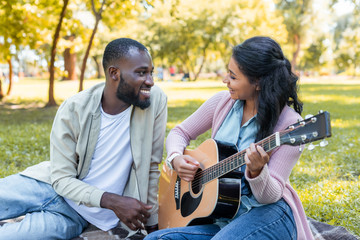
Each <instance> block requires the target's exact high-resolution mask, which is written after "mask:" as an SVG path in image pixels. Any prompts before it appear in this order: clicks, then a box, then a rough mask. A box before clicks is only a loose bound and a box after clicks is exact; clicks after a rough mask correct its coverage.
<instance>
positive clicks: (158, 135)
mask: <svg viewBox="0 0 360 240" xmlns="http://www.w3.org/2000/svg"><path fill="white" fill-rule="evenodd" d="M104 86H105V84H104V83H101V84H97V85H95V86H93V87H92V88H90V89H87V90H85V91H82V92H80V93H78V94H76V95H74V96H72V97H70V98H69V99H67V100H66V101H64V102H63V104H61V106H60V107H59V109H58V111H57V114H56V116H55V119H54V123H53V126H52V130H51V135H50V162H49V161H46V162H42V163H40V164H37V165H35V166H32V167H29V168H27V169H26V170H25V171H23V172H22V173H21V174H22V175H25V176H28V177H31V178H35V179H37V180H40V181H43V182H46V183H49V184H52V186H53V188H54V189H55V191H56V192H57V193H58V194H59V195H61V196H63V197H66V198H68V199H71V200H73V201H74V202H76V203H77V204H84V205H86V206H91V207H100V200H101V197H102V194H103V193H104V191H103V190H101V189H98V188H96V187H94V186H91V185H89V184H86V183H84V182H82V181H81V179H83V178H84V177H85V176H86V175H87V174H88V172H89V167H90V162H91V159H92V156H93V153H94V149H95V145H96V142H97V138H98V135H99V131H100V119H101V117H100V104H101V98H102V94H103V90H104ZM131 107H132V110H131V120H130V143H131V151H132V155H133V159H134V162H133V165H132V168H131V173H130V176H129V180H128V182H127V185H126V187H125V190H124V194H123V195H124V196H129V197H133V198H136V199H138V200H140V201H142V202H144V203H147V204H150V205H154V207H153V208H152V209H151V217H150V218H149V219H148V222H147V224H146V225H148V226H151V225H154V224H157V222H158V220H157V219H158V217H157V210H158V203H157V193H158V179H159V176H160V171H159V166H158V164H159V163H160V162H161V160H162V154H163V146H164V137H165V129H166V121H167V97H166V95H165V94H164V92H163V91H162V90H161V89H160V88H158V87H157V86H154V87H153V88H152V90H151V105H150V107H149V108H146V109H144V110H142V109H140V108H138V107H133V106H131Z"/></svg>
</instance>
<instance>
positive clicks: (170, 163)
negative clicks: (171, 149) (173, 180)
mask: <svg viewBox="0 0 360 240" xmlns="http://www.w3.org/2000/svg"><path fill="white" fill-rule="evenodd" d="M180 155H181V154H180V153H173V154H171V155H170V157H168V158H167V159H166V165H167V166H168V168H170V169H171V170H173V169H174V167H173V165H172V161H173V160H174V158H176V157H177V156H180Z"/></svg>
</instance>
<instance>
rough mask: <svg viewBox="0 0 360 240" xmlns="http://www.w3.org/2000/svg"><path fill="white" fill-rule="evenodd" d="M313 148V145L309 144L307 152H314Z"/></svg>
mask: <svg viewBox="0 0 360 240" xmlns="http://www.w3.org/2000/svg"><path fill="white" fill-rule="evenodd" d="M314 148H315V145H314V144H312V143H310V144H309V146H308V150H310V151H312V150H314Z"/></svg>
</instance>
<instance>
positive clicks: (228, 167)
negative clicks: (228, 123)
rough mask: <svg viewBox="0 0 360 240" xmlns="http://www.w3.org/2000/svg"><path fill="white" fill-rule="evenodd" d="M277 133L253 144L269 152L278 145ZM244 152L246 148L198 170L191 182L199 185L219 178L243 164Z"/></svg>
mask: <svg viewBox="0 0 360 240" xmlns="http://www.w3.org/2000/svg"><path fill="white" fill-rule="evenodd" d="M278 134H279V133H274V134H272V135H270V136H269V137H267V138H265V139H263V140H261V141H259V142H257V143H255V145H259V146H261V147H262V148H263V149H264V150H265V151H266V152H270V151H271V150H273V149H274V148H276V147H278V146H279V145H280V142H279V135H278ZM245 153H246V150H243V151H241V152H238V153H236V154H234V155H232V156H230V157H228V158H225V159H224V160H222V161H220V162H218V163H217V164H215V165H213V166H211V167H209V168H207V169H205V170H202V171H199V172H197V173H196V175H195V177H194V180H193V182H195V181H196V182H198V183H200V184H201V185H203V184H206V183H207V182H210V181H212V180H214V179H216V178H219V177H221V176H223V175H225V174H227V173H229V172H231V171H233V170H235V169H237V168H239V167H241V166H242V165H244V164H245Z"/></svg>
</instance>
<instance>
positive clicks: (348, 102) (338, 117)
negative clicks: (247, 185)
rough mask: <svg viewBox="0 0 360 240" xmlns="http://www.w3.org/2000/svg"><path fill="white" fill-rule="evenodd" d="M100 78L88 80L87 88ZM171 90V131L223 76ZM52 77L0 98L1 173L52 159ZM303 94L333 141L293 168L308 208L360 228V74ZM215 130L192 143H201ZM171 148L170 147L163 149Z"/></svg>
mask: <svg viewBox="0 0 360 240" xmlns="http://www.w3.org/2000/svg"><path fill="white" fill-rule="evenodd" d="M97 82H99V81H95V80H87V81H86V82H85V88H88V87H90V86H91V85H94V84H95V83H97ZM77 84H78V83H77V82H56V83H55V97H56V99H57V101H58V103H61V102H62V101H63V100H64V99H66V98H67V97H69V96H71V95H72V94H74V93H76V89H78V86H77ZM157 84H158V85H159V86H160V87H161V88H162V89H163V90H164V91H165V92H166V93H167V95H168V100H169V101H168V103H169V104H168V110H169V114H168V123H167V132H168V131H169V130H170V129H171V128H173V127H174V126H175V125H176V124H178V123H180V122H181V121H182V120H183V119H185V118H186V117H187V116H189V115H190V114H191V113H192V112H193V111H195V110H196V109H197V108H198V107H199V106H200V105H201V104H202V103H203V102H204V101H205V100H206V99H208V98H209V97H210V96H212V95H213V94H214V93H216V92H218V91H220V90H225V89H226V88H225V87H224V86H223V84H222V83H221V81H205V80H204V81H198V82H195V83H194V82H190V83H189V82H159V83H157ZM47 87H48V84H47V81H44V80H30V79H23V80H20V81H19V82H18V83H15V84H14V88H13V92H12V95H11V96H10V97H9V98H8V99H7V100H6V102H3V103H0V177H4V176H7V175H9V174H13V173H16V172H18V171H21V170H23V169H25V168H26V167H28V166H30V165H33V164H36V163H38V162H41V161H44V160H48V159H49V134H50V130H51V125H52V120H53V117H54V115H55V113H56V109H57V108H43V106H44V105H45V101H46V98H47ZM300 96H301V99H302V100H303V102H304V112H303V116H306V115H307V114H316V113H317V112H318V111H319V110H326V111H329V112H330V114H331V125H332V137H331V138H329V139H328V142H329V144H328V145H327V146H326V147H324V148H321V147H317V148H315V149H314V150H313V151H309V150H305V151H304V153H303V155H302V156H301V158H300V161H299V162H298V164H297V165H296V166H295V168H294V170H293V173H292V175H291V179H290V181H291V183H292V185H293V186H294V187H295V189H296V190H297V192H298V194H299V196H300V198H301V200H302V201H303V205H304V208H305V211H306V213H307V215H308V216H310V217H312V218H315V219H316V220H318V221H322V222H327V223H329V224H333V225H341V226H344V227H346V228H347V229H348V230H350V231H351V232H353V233H355V234H356V235H358V236H360V201H359V199H360V81H359V80H353V79H338V78H327V79H304V80H301V86H300ZM209 137H210V132H207V133H205V134H203V135H202V136H200V137H199V138H198V139H197V140H195V141H193V142H192V143H191V147H193V148H194V147H196V146H197V145H198V144H200V143H201V142H202V141H204V140H205V139H206V138H209ZM164 155H165V153H164Z"/></svg>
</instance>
